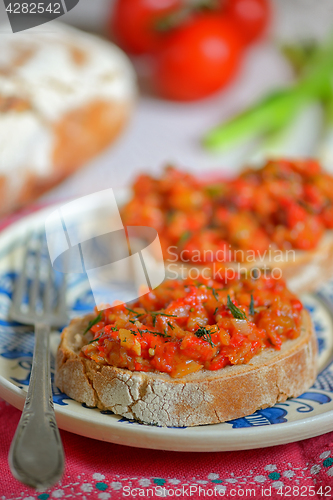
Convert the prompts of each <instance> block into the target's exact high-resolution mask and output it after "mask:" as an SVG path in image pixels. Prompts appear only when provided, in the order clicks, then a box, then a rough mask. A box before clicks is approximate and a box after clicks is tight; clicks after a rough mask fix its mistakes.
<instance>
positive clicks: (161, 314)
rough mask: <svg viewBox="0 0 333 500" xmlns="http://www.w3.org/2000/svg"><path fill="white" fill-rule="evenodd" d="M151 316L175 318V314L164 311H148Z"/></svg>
mask: <svg viewBox="0 0 333 500" xmlns="http://www.w3.org/2000/svg"><path fill="white" fill-rule="evenodd" d="M149 314H151V315H152V316H168V317H169V318H177V315H176V314H166V313H160V312H151V313H149Z"/></svg>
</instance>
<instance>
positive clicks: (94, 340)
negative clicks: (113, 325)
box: [88, 333, 103, 344]
mask: <svg viewBox="0 0 333 500" xmlns="http://www.w3.org/2000/svg"><path fill="white" fill-rule="evenodd" d="M102 335H103V333H102ZM102 335H100V336H99V337H98V338H97V339H93V340H91V341H90V342H88V344H92V343H93V342H97V340H99V339H100V338H102Z"/></svg>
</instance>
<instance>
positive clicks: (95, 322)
mask: <svg viewBox="0 0 333 500" xmlns="http://www.w3.org/2000/svg"><path fill="white" fill-rule="evenodd" d="M101 319H102V313H101V312H100V313H99V314H98V315H97V316H96V318H94V319H92V320H91V321H89V323H88V326H87V328H86V329H85V330H84V332H83V335H85V334H86V333H88V332H89V330H90V328H92V327H93V326H94V325H97V323H99V322H100V321H101ZM89 344H90V342H89Z"/></svg>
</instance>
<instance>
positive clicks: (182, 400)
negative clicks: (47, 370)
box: [55, 311, 317, 427]
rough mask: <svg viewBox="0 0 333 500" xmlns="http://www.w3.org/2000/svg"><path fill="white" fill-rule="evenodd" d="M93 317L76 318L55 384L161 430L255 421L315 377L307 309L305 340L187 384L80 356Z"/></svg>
mask: <svg viewBox="0 0 333 500" xmlns="http://www.w3.org/2000/svg"><path fill="white" fill-rule="evenodd" d="M92 318H94V315H93V314H90V315H87V316H85V317H84V318H76V319H74V320H72V322H71V323H70V325H69V326H68V327H67V328H65V330H64V331H63V334H62V339H61V343H60V346H59V349H58V354H57V371H56V379H55V380H56V385H57V387H59V389H60V390H61V391H62V392H65V393H66V394H67V395H68V396H70V397H71V398H73V399H75V400H76V401H79V402H81V403H85V404H86V405H87V406H90V407H96V406H97V407H98V408H99V409H101V410H111V411H113V412H114V413H116V414H118V415H122V416H124V417H127V418H130V419H135V420H138V421H140V422H144V423H149V424H155V425H156V424H157V425H159V426H173V427H184V426H193V425H204V424H215V423H218V422H224V421H226V420H231V419H235V418H240V417H244V416H246V415H250V414H252V413H253V412H255V411H256V410H258V409H260V408H267V407H270V406H273V405H274V404H275V403H278V402H283V401H285V400H286V399H287V398H290V397H297V396H299V395H300V394H302V393H303V392H304V391H305V390H306V389H308V388H309V387H310V386H311V385H312V384H313V382H314V381H315V378H316V373H317V362H316V356H317V342H316V337H315V334H314V331H313V327H312V324H311V319H310V317H309V314H308V312H307V311H303V312H302V328H301V335H300V336H299V337H298V338H297V339H295V340H287V341H285V342H283V344H282V348H281V350H280V351H277V350H275V349H274V348H267V349H265V350H264V351H263V352H262V353H261V354H259V355H256V356H255V357H254V358H252V359H251V362H250V363H248V364H245V365H233V366H227V367H225V368H223V369H221V370H218V371H210V370H201V371H199V372H196V373H191V374H189V375H186V376H185V377H182V378H178V379H175V378H172V377H170V376H169V375H168V374H166V373H160V372H149V373H147V372H138V371H136V372H132V371H130V370H128V369H123V368H115V367H113V366H109V365H107V366H105V365H103V366H102V365H98V364H97V363H96V362H95V361H92V360H89V359H86V358H83V357H81V356H80V350H81V348H82V346H83V345H84V344H86V343H88V342H89V341H90V340H91V339H92V335H91V334H90V333H88V334H87V335H85V336H83V332H84V331H85V328H86V327H87V325H88V323H89V321H90V320H91V319H92Z"/></svg>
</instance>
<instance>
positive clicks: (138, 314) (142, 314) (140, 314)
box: [125, 306, 144, 318]
mask: <svg viewBox="0 0 333 500" xmlns="http://www.w3.org/2000/svg"><path fill="white" fill-rule="evenodd" d="M125 309H127V311H130V312H131V313H134V314H135V315H136V316H137V317H138V318H139V317H140V316H144V313H138V312H136V311H133V309H130V308H129V307H127V306H125Z"/></svg>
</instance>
